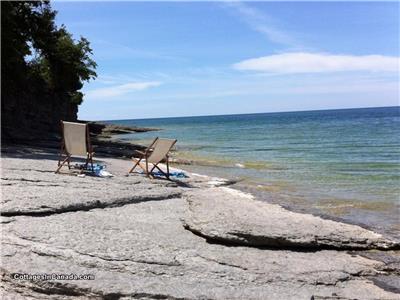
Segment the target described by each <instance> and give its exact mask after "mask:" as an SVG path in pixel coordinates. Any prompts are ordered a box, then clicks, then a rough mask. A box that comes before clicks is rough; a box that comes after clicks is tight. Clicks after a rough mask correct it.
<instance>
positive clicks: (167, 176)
mask: <svg viewBox="0 0 400 300" xmlns="http://www.w3.org/2000/svg"><path fill="white" fill-rule="evenodd" d="M155 168H157V169H158V171H160V173H161V174H163V175H164V176H165V177H166V178H167V179H168V180H170V179H169V174H168V175H167V174H165V172H164V171H163V170H161V168H159V167H158V166H157V165H155V166H154V168H153V170H154V169H155Z"/></svg>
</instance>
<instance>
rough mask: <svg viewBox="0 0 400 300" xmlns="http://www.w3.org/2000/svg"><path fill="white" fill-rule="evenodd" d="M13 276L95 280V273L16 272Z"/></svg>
mask: <svg viewBox="0 0 400 300" xmlns="http://www.w3.org/2000/svg"><path fill="white" fill-rule="evenodd" d="M11 277H12V278H13V279H15V280H32V281H39V280H40V281H41V280H95V276H94V275H93V274H73V273H70V274H56V273H53V274H46V273H44V274H24V273H14V274H11Z"/></svg>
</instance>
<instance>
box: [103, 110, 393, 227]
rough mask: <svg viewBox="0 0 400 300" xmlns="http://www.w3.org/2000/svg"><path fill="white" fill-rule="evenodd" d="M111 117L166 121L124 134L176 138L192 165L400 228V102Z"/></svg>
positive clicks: (301, 203)
mask: <svg viewBox="0 0 400 300" xmlns="http://www.w3.org/2000/svg"><path fill="white" fill-rule="evenodd" d="M111 122H112V123H118V124H123V125H136V126H143V127H156V128H160V129H162V130H161V131H156V132H146V133H140V134H129V135H124V136H121V138H122V139H128V140H132V141H136V142H140V143H143V144H147V143H149V141H150V140H152V139H153V138H154V137H155V136H160V137H170V138H176V139H178V143H177V149H178V151H179V153H180V155H181V156H182V157H185V158H188V159H191V160H194V161H197V162H198V164H199V165H200V166H191V167H190V168H191V169H193V170H198V171H203V172H205V173H206V174H210V173H211V174H215V175H219V176H224V177H229V178H237V179H242V180H243V181H242V184H245V185H246V184H247V186H251V187H252V190H253V192H257V191H258V192H259V193H260V194H262V195H264V197H265V198H268V199H275V202H279V203H281V204H285V203H286V204H287V205H288V206H292V207H296V208H298V209H300V210H301V209H302V208H304V207H308V209H314V210H318V211H319V212H320V213H323V214H327V215H330V216H335V217H337V216H339V217H341V218H344V219H348V220H349V221H354V222H358V223H365V224H368V225H371V224H372V225H373V226H375V227H376V226H378V227H382V228H384V229H385V230H389V231H391V232H392V231H393V232H394V231H398V230H399V228H398V224H399V206H398V205H399V197H400V196H399V195H400V108H399V107H386V108H367V109H346V110H326V111H308V112H289V113H266V114H246V115H228V116H206V117H183V118H163V119H143V120H118V121H111ZM276 199H278V200H276Z"/></svg>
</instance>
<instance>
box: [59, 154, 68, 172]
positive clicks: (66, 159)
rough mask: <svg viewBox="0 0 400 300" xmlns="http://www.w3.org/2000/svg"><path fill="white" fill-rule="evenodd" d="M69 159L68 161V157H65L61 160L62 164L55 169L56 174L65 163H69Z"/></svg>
mask: <svg viewBox="0 0 400 300" xmlns="http://www.w3.org/2000/svg"><path fill="white" fill-rule="evenodd" d="M69 159H70V156H69V155H67V157H66V158H65V159H64V160H63V162H62V163H61V164H60V165H59V166H58V168H57V170H56V173H58V172H59V171H60V169H61V168H62V166H63V165H64V164H65V163H66V162H67V161H69Z"/></svg>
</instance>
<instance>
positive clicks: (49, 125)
mask: <svg viewBox="0 0 400 300" xmlns="http://www.w3.org/2000/svg"><path fill="white" fill-rule="evenodd" d="M27 88H29V87H27ZM1 100H2V103H1V129H2V137H1V139H2V142H8V141H10V142H20V141H26V140H34V139H41V140H49V139H54V137H55V136H56V135H57V134H59V132H60V120H68V121H75V120H76V119H77V112H78V105H76V104H73V103H70V102H69V101H66V100H65V99H60V98H57V97H54V96H51V95H46V94H39V93H37V92H33V93H31V92H30V91H28V90H27V91H24V92H20V93H18V94H15V95H7V96H4V97H3V96H2V99H1Z"/></svg>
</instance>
